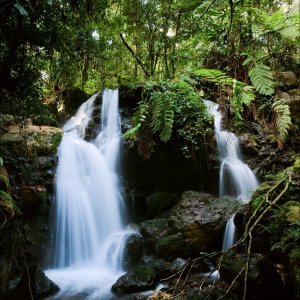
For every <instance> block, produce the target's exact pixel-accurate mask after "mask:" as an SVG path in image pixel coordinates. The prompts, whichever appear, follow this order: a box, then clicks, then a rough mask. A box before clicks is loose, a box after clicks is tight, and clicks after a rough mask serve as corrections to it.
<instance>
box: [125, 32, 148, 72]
mask: <svg viewBox="0 0 300 300" xmlns="http://www.w3.org/2000/svg"><path fill="white" fill-rule="evenodd" d="M120 38H121V40H122V42H123V44H124V45H125V47H126V48H127V50H128V51H129V52H130V53H131V55H132V56H133V57H134V58H135V60H136V61H137V63H138V64H139V66H140V67H141V68H142V70H143V71H144V73H145V75H146V76H147V77H150V75H149V73H148V71H147V70H146V68H145V66H144V65H143V63H142V62H141V61H140V60H139V58H138V57H137V56H136V54H135V53H134V51H133V50H132V49H131V48H130V46H129V45H128V44H127V42H126V41H125V39H124V37H123V35H122V33H120Z"/></svg>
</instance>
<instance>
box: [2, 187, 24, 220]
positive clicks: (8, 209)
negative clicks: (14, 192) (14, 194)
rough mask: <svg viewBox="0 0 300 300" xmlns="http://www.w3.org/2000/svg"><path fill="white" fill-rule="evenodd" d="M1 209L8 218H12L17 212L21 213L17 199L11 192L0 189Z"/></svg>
mask: <svg viewBox="0 0 300 300" xmlns="http://www.w3.org/2000/svg"><path fill="white" fill-rule="evenodd" d="M0 210H1V211H2V212H3V214H4V215H5V217H6V219H11V218H13V217H14V216H15V214H16V213H19V212H20V211H19V209H18V207H17V205H16V203H15V201H14V200H13V199H12V198H11V196H10V194H8V193H6V192H4V191H1V190H0Z"/></svg>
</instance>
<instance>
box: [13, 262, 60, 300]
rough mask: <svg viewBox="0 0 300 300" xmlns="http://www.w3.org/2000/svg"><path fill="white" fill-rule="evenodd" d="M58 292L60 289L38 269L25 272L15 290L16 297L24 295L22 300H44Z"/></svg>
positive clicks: (34, 268) (33, 268)
mask: <svg viewBox="0 0 300 300" xmlns="http://www.w3.org/2000/svg"><path fill="white" fill-rule="evenodd" d="M58 291H59V287H58V286H57V285H56V284H55V283H54V282H53V281H51V280H50V279H49V278H48V277H47V276H46V275H45V273H44V272H43V271H42V270H40V269H37V268H36V267H32V268H30V269H29V270H28V272H24V274H23V276H22V277H21V280H20V282H19V284H18V285H17V287H16V290H15V292H16V297H18V296H19V295H22V296H23V297H24V298H22V299H43V298H45V297H48V296H51V295H53V294H55V293H57V292H58Z"/></svg>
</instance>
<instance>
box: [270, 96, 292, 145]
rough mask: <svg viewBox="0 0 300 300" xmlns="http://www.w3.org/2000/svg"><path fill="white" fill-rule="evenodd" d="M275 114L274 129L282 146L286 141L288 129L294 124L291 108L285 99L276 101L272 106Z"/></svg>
mask: <svg viewBox="0 0 300 300" xmlns="http://www.w3.org/2000/svg"><path fill="white" fill-rule="evenodd" d="M272 109H273V112H274V122H273V124H274V127H275V129H276V132H277V137H278V142H279V143H280V144H281V143H283V142H284V141H285V139H286V137H287V134H288V129H289V127H290V126H291V124H292V121H291V116H290V108H289V106H288V104H287V103H286V102H285V101H284V100H283V99H276V101H275V102H274V103H273V104H272Z"/></svg>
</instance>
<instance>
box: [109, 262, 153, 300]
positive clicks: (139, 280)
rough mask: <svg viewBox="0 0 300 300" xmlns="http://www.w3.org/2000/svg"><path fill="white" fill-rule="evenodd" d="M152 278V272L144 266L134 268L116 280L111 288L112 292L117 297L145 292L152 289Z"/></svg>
mask: <svg viewBox="0 0 300 300" xmlns="http://www.w3.org/2000/svg"><path fill="white" fill-rule="evenodd" d="M154 278H155V271H154V270H152V269H150V268H148V267H145V266H136V267H135V268H134V269H133V270H131V271H129V272H127V273H126V274H124V275H122V276H121V277H120V278H119V279H118V280H117V282H116V283H115V284H114V285H113V286H112V291H113V292H114V293H116V294H118V295H122V294H126V293H136V292H140V291H146V290H149V289H152V288H153V287H154Z"/></svg>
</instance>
